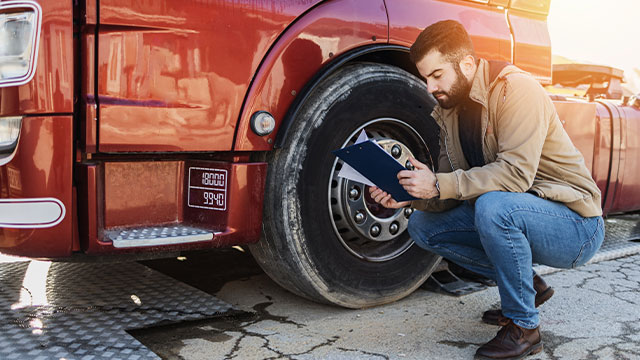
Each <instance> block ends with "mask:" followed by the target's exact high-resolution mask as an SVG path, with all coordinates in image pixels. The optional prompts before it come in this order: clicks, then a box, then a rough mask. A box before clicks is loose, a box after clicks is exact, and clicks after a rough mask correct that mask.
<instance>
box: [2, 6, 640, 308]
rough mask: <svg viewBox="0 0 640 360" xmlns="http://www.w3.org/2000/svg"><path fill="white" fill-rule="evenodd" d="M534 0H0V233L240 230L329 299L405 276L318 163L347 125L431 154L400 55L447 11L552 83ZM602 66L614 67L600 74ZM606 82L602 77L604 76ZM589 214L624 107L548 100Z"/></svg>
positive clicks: (540, 12)
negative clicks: (583, 175) (590, 196)
mask: <svg viewBox="0 0 640 360" xmlns="http://www.w3.org/2000/svg"><path fill="white" fill-rule="evenodd" d="M548 9H549V0H511V1H509V0H484V1H470V0H469V1H466V0H326V1H322V0H198V1H174V0H153V1H151V0H143V1H125V0H74V1H58V0H55V1H54V0H39V1H33V0H17V1H1V2H0V36H1V38H2V40H1V41H0V54H1V55H0V84H1V85H0V86H2V88H1V89H0V157H1V158H2V159H1V160H0V251H2V252H3V253H6V254H15V255H21V256H27V257H34V258H48V259H65V258H68V257H71V256H72V255H73V256H77V255H78V254H83V256H86V257H105V256H112V255H115V254H149V253H153V254H158V255H160V256H161V255H163V254H174V253H176V252H179V251H184V250H196V249H209V248H215V247H225V246H232V245H248V246H249V248H250V249H251V253H252V254H253V256H254V257H255V258H256V260H257V261H258V263H259V264H260V265H261V266H262V267H263V268H264V270H265V271H266V272H267V274H269V275H270V276H271V277H272V278H273V279H274V280H275V281H276V282H278V283H279V284H280V285H282V286H284V287H285V288H287V289H289V290H290V291H292V292H294V293H297V294H299V295H301V296H304V297H307V298H310V299H313V300H316V301H320V302H326V303H332V304H337V305H340V306H345V307H352V308H359V307H366V306H373V305H377V304H382V303H386V302H390V301H394V300H396V299H399V298H401V297H403V296H405V295H407V294H409V293H411V292H412V291H413V290H414V289H416V288H417V287H418V286H419V285H420V284H421V283H422V282H423V281H424V280H426V278H427V277H428V276H429V275H430V273H431V272H432V271H433V269H434V268H435V266H436V265H437V263H438V262H439V260H440V259H439V257H437V256H435V255H433V254H430V253H428V252H425V251H423V250H421V249H419V248H418V247H417V246H416V245H414V244H413V241H412V240H411V238H410V237H409V235H408V233H407V232H406V231H405V230H406V226H407V221H408V218H409V216H410V215H411V213H412V210H411V209H401V210H388V209H384V208H381V207H379V206H377V205H376V204H375V203H374V202H373V201H372V200H371V199H370V198H369V196H368V191H367V190H366V188H365V186H364V185H362V184H361V183H357V182H353V181H348V180H345V179H343V178H339V177H337V172H338V171H339V169H340V167H341V162H340V161H338V160H337V159H336V158H335V157H334V156H333V155H331V150H334V149H337V148H341V147H343V146H345V145H348V144H350V143H352V142H353V141H354V140H355V137H356V136H357V134H358V133H359V132H360V131H361V130H363V129H364V130H365V131H366V132H367V134H368V135H369V137H371V138H375V139H376V140H378V142H379V143H380V144H381V145H382V146H383V147H385V148H386V149H388V150H389V151H390V152H393V153H394V154H396V155H397V157H398V158H399V159H402V160H404V159H406V158H407V156H408V155H409V154H412V155H413V156H416V157H417V158H418V159H419V160H420V161H423V162H426V163H432V158H433V154H438V151H439V144H438V141H437V139H438V128H437V126H436V125H435V124H434V122H433V120H432V119H431V118H430V115H429V114H430V112H431V109H432V108H433V106H434V104H435V101H434V99H433V98H432V97H431V96H430V95H428V93H427V91H426V86H425V83H424V81H423V80H422V79H420V78H419V75H418V74H417V71H416V69H415V67H414V66H413V65H412V63H411V62H410V61H409V59H408V47H409V46H410V45H411V44H412V43H413V41H414V40H415V38H416V36H417V35H418V33H419V32H420V31H421V29H423V28H424V27H426V26H427V25H429V24H431V23H434V22H436V21H439V20H443V19H456V20H458V21H460V22H462V23H463V24H464V25H465V27H466V28H467V29H468V31H469V33H470V35H471V37H472V39H473V41H474V46H475V47H476V51H477V54H478V56H480V57H483V58H487V59H493V60H504V61H510V62H513V63H514V64H516V65H518V66H519V67H521V68H522V69H524V70H526V71H529V72H531V73H532V74H533V75H534V76H535V77H536V78H537V79H539V81H540V82H541V83H542V84H551V80H552V67H551V48H550V40H549V35H548V31H547V27H546V16H547V13H548ZM612 79H613V78H612ZM611 82H612V83H613V82H614V81H611ZM556 106H557V108H558V111H559V114H560V117H561V119H562V120H563V122H564V124H565V127H566V129H567V131H568V132H569V134H570V135H571V137H572V139H573V141H574V143H575V144H576V146H577V147H578V148H579V149H580V150H581V151H582V153H583V154H584V157H585V161H586V162H587V165H588V166H589V167H590V169H591V170H592V174H593V177H594V179H595V180H596V182H597V184H598V186H599V187H600V189H601V190H602V193H603V206H604V209H605V212H606V213H612V212H625V211H632V210H637V209H640V191H639V190H638V188H639V187H640V183H639V180H638V177H637V176H636V175H637V174H638V173H639V167H640V163H639V161H640V145H639V141H638V140H637V135H638V134H640V110H639V109H638V107H637V105H636V106H633V105H632V104H630V105H624V104H622V103H621V101H619V100H602V99H599V98H598V96H594V97H593V99H592V101H589V100H586V99H578V100H576V99H566V98H559V100H557V101H556Z"/></svg>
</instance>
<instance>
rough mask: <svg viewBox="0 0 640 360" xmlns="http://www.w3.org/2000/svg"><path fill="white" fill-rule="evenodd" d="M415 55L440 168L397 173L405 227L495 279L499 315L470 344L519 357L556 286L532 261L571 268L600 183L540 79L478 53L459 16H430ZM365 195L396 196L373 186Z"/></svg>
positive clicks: (595, 217) (598, 228) (588, 239)
mask: <svg viewBox="0 0 640 360" xmlns="http://www.w3.org/2000/svg"><path fill="white" fill-rule="evenodd" d="M410 56H411V59H412V61H413V62H414V63H415V64H416V66H417V68H418V71H419V72H420V74H421V75H422V76H423V77H424V79H426V81H427V89H428V91H429V92H430V93H431V94H433V96H434V97H435V98H436V100H437V102H438V105H437V106H436V107H435V109H434V110H433V112H432V114H431V115H432V117H433V118H434V119H435V121H436V122H437V123H438V125H439V126H440V156H439V161H438V165H439V166H438V172H437V174H433V173H432V172H431V171H430V170H429V168H428V167H427V166H426V165H424V164H422V163H420V162H418V161H417V160H415V159H411V161H412V163H413V165H414V166H415V169H414V170H413V171H408V170H407V171H401V172H399V173H398V179H399V182H400V184H402V185H403V187H404V188H405V189H406V190H407V192H409V194H411V195H413V196H415V197H417V198H419V199H423V200H419V201H414V202H413V204H412V206H413V207H415V208H416V209H418V210H423V211H416V212H414V214H413V215H412V217H411V219H410V220H409V228H408V230H409V233H410V234H411V236H412V238H413V239H414V241H415V242H416V243H417V244H418V245H419V246H421V247H423V248H425V249H427V250H429V251H432V252H435V253H437V254H439V255H441V256H443V257H444V258H446V259H448V260H450V261H453V262H455V263H457V264H459V265H461V266H463V267H465V268H467V269H469V270H472V271H474V272H476V273H479V274H482V275H484V276H486V277H488V278H490V279H493V280H495V281H496V283H497V284H498V290H499V293H500V300H501V307H502V309H501V310H490V311H487V312H486V313H485V314H484V316H483V321H485V322H488V323H493V324H498V325H501V326H502V328H501V329H500V330H499V332H498V334H497V335H496V337H495V338H493V339H492V340H491V341H489V342H488V343H486V344H484V345H482V346H481V347H480V348H479V349H478V350H477V352H476V356H478V357H483V358H490V359H511V358H520V357H524V356H526V355H529V354H535V353H537V352H539V351H541V350H542V340H541V338H540V332H539V323H540V320H539V317H538V311H537V310H536V307H537V306H539V305H540V304H541V303H542V302H544V301H546V300H547V299H548V298H550V297H551V295H552V294H553V290H552V289H551V288H550V287H548V286H547V285H546V284H545V283H544V281H543V280H542V279H541V278H540V277H539V276H537V275H536V274H535V273H534V272H533V268H532V263H534V262H535V263H540V264H545V265H549V266H553V267H560V268H572V267H576V266H579V265H582V264H584V263H586V262H587V261H588V260H589V259H590V258H591V257H592V256H593V255H594V253H595V252H596V251H597V250H598V248H599V247H600V245H601V244H602V241H603V239H604V223H603V220H602V216H601V215H602V209H601V206H600V191H599V190H598V188H597V186H596V184H595V182H594V181H593V179H592V178H591V176H590V173H589V171H588V169H587V168H586V166H585V163H584V159H583V157H582V155H581V154H580V153H579V152H578V150H577V149H576V148H575V147H574V145H573V144H572V143H571V140H570V139H569V137H568V136H567V134H566V132H565V131H564V128H563V127H562V124H561V122H560V120H559V118H558V115H557V113H556V111H555V108H554V105H553V103H552V102H551V100H550V99H549V97H548V96H547V94H546V93H545V91H544V89H543V88H542V87H541V86H540V85H539V84H538V83H537V82H536V81H535V79H533V78H532V77H531V76H530V75H529V74H527V73H525V72H524V71H522V70H520V69H518V68H517V67H515V66H513V65H506V64H502V65H501V64H497V63H491V64H490V63H489V62H487V61H486V60H483V59H479V60H476V57H475V54H474V51H473V46H472V44H471V40H470V38H469V36H468V34H467V32H466V31H465V29H464V28H463V27H462V25H461V24H460V23H458V22H456V21H452V20H447V21H441V22H438V23H435V24H433V25H431V26H429V27H427V28H426V29H424V31H422V33H420V35H419V36H418V38H417V39H416V41H415V43H414V44H413V45H412V47H411V53H410ZM370 191H371V195H372V197H373V199H374V200H375V201H377V202H379V203H381V204H382V205H384V206H386V207H389V208H400V207H404V206H407V205H409V203H408V202H396V201H395V200H393V199H392V198H391V196H390V195H389V194H387V193H385V192H383V191H382V190H380V189H377V188H372V189H371V190H370Z"/></svg>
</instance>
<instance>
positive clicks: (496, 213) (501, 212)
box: [475, 191, 508, 230]
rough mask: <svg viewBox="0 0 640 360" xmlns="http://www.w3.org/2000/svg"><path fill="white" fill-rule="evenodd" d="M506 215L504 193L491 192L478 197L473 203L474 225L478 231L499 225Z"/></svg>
mask: <svg viewBox="0 0 640 360" xmlns="http://www.w3.org/2000/svg"><path fill="white" fill-rule="evenodd" d="M507 214H508V208H507V207H506V206H505V202H504V193H501V192H499V191H492V192H488V193H486V194H483V195H481V196H480V197H478V199H477V200H476V203H475V224H476V227H477V228H478V230H481V229H483V228H487V227H488V226H493V225H496V224H499V223H500V222H501V221H502V219H504V217H505V216H506V215H507Z"/></svg>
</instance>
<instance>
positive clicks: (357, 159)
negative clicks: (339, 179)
mask: <svg viewBox="0 0 640 360" xmlns="http://www.w3.org/2000/svg"><path fill="white" fill-rule="evenodd" d="M333 153H334V154H335V155H336V156H337V157H339V158H340V159H342V160H343V161H344V162H346V163H347V164H349V165H350V166H351V167H352V168H354V169H355V170H356V171H357V172H359V173H360V174H362V175H363V176H364V177H366V178H367V179H369V180H370V181H371V182H373V183H374V184H376V186H377V187H379V188H380V189H382V190H384V191H386V192H387V193H389V194H391V197H393V199H394V200H396V201H409V200H417V198H415V197H413V196H411V195H409V193H408V192H407V191H406V190H405V189H404V188H403V187H402V185H400V183H399V182H398V172H400V171H402V170H407V169H406V168H405V167H404V166H402V164H400V163H399V162H398V161H397V160H396V159H394V158H393V156H391V154H389V153H388V152H386V151H385V150H384V149H383V148H382V147H380V145H378V144H376V143H374V142H373V141H371V140H367V141H363V142H361V143H357V144H354V145H350V146H347V147H345V148H342V149H339V150H334V151H333Z"/></svg>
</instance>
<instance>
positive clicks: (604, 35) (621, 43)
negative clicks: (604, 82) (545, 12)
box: [547, 0, 640, 74]
mask: <svg viewBox="0 0 640 360" xmlns="http://www.w3.org/2000/svg"><path fill="white" fill-rule="evenodd" d="M547 21H548V27H549V34H550V36H551V50H552V52H553V54H554V55H561V56H564V57H568V58H570V59H573V60H580V61H587V62H591V63H595V64H602V65H609V66H614V67H618V68H621V69H623V70H625V74H626V73H627V72H631V69H632V68H637V69H640V0H551V8H550V10H549V16H548V18H547Z"/></svg>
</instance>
